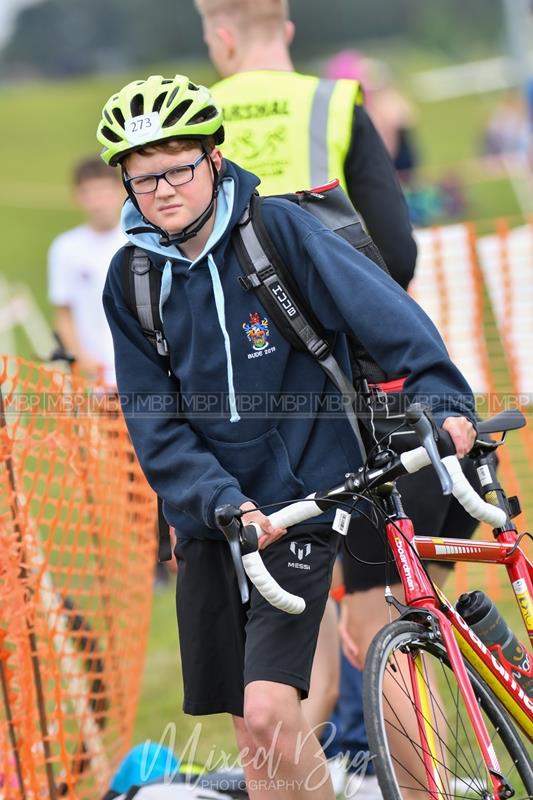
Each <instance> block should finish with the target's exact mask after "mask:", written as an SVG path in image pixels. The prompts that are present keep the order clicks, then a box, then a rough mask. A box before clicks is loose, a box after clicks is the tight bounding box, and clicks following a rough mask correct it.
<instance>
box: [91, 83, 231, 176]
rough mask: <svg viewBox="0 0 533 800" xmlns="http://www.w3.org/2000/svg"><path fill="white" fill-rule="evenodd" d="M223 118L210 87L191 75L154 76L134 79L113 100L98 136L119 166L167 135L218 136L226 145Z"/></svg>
mask: <svg viewBox="0 0 533 800" xmlns="http://www.w3.org/2000/svg"><path fill="white" fill-rule="evenodd" d="M222 120H223V116H222V109H220V108H219V107H218V106H217V105H216V104H215V102H214V100H213V98H212V97H211V94H210V92H209V91H208V89H206V88H205V86H198V85H197V84H195V83H192V81H190V80H189V78H187V77H186V76H185V75H175V76H174V77H173V78H163V77H162V76H161V75H151V76H150V77H149V78H147V79H146V80H144V81H133V82H132V83H128V85H127V86H124V88H123V89H121V90H120V91H119V92H117V94H114V95H112V96H111V97H110V98H109V100H108V101H107V103H106V104H105V106H104V108H103V109H102V119H101V121H100V124H99V126H98V130H97V133H96V137H97V139H98V141H99V142H100V143H101V144H102V145H103V149H102V152H101V154H100V155H101V157H102V158H103V160H104V161H105V162H106V164H109V165H110V166H112V167H116V166H117V164H119V163H120V161H121V160H122V159H123V158H124V156H125V155H127V154H128V153H132V152H133V151H134V150H139V149H140V148H142V147H146V145H149V144H156V143H158V142H164V141H165V139H175V138H177V137H180V138H183V139H200V140H203V139H205V138H207V137H208V136H213V137H214V141H215V144H221V143H222V142H223V141H224V128H223V127H222Z"/></svg>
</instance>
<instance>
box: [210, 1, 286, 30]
mask: <svg viewBox="0 0 533 800" xmlns="http://www.w3.org/2000/svg"><path fill="white" fill-rule="evenodd" d="M195 3H196V8H197V9H198V11H199V12H200V14H201V16H202V17H203V18H204V19H208V18H209V19H220V18H224V19H227V20H228V21H230V22H231V23H233V25H234V26H235V27H236V28H237V29H239V30H240V31H243V32H246V34H249V33H250V32H251V31H253V32H255V33H260V34H264V35H271V34H272V33H273V32H278V31H279V32H281V31H282V30H283V28H284V25H285V22H286V21H287V20H288V18H289V4H288V0H195Z"/></svg>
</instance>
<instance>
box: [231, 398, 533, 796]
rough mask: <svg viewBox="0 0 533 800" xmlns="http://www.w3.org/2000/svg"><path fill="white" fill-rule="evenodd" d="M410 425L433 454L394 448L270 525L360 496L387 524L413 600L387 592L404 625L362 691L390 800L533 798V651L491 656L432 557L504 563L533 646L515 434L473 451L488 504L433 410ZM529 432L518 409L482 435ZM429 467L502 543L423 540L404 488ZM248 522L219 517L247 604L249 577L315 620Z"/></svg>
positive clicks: (416, 411)
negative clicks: (498, 452) (510, 448)
mask: <svg viewBox="0 0 533 800" xmlns="http://www.w3.org/2000/svg"><path fill="white" fill-rule="evenodd" d="M405 417H406V421H407V422H408V423H409V424H410V425H411V427H412V428H413V429H414V430H415V432H416V433H417V435H418V438H419V440H420V442H421V443H422V446H421V447H418V448H416V449H415V450H412V451H409V452H407V453H403V454H402V455H401V456H398V455H396V454H395V453H394V452H392V451H391V450H385V451H382V452H381V453H379V454H378V455H377V457H376V458H375V459H374V460H373V462H372V463H370V464H368V463H367V464H366V465H365V466H364V467H361V468H360V469H359V470H358V471H357V472H356V473H351V474H349V475H347V476H345V477H346V480H345V482H344V483H343V484H341V485H340V486H337V487H335V488H333V489H331V490H329V491H326V492H321V493H320V494H319V495H318V494H314V495H310V496H309V497H307V498H305V499H304V500H302V501H300V502H296V503H291V504H290V505H289V506H286V507H285V508H283V509H281V510H279V511H276V512H274V514H272V515H271V516H270V519H271V520H272V522H273V524H274V526H281V527H290V526H291V525H295V524H297V523H301V522H304V521H305V520H307V519H310V518H311V517H314V516H318V515H319V514H321V513H323V512H324V511H325V510H327V509H328V508H330V507H331V504H334V505H336V506H338V507H339V508H340V507H343V506H345V507H349V508H350V509H353V504H354V501H357V500H359V499H361V498H365V499H366V500H370V501H371V502H372V504H373V506H374V507H375V508H376V510H377V512H378V513H380V514H381V515H382V517H383V519H384V520H385V522H386V525H385V530H386V537H387V542H388V546H389V548H390V550H391V551H392V554H393V556H394V559H395V561H396V565H397V567H398V571H399V573H400V576H401V580H402V585H403V590H404V597H405V601H403V600H402V601H401V602H400V601H399V600H398V599H396V598H395V597H394V596H393V594H392V592H391V590H390V588H389V587H387V588H386V590H385V595H386V599H387V601H388V602H389V603H390V604H391V606H395V607H396V609H397V611H398V612H399V614H400V617H399V619H396V620H394V621H391V622H390V623H389V624H388V625H386V626H385V627H384V628H383V629H382V630H381V631H380V632H379V633H378V634H377V635H376V637H375V638H374V640H373V642H372V645H371V647H370V650H369V652H368V655H367V660H366V663H365V671H364V673H365V674H364V691H363V699H364V708H365V724H366V727H367V734H368V739H369V745H370V749H371V756H372V757H373V758H374V763H375V768H376V773H377V776H378V781H379V785H380V788H381V791H382V793H383V797H384V798H385V800H415V799H416V798H429V800H451V798H480V800H503V798H509V797H515V798H517V800H526V798H533V760H532V753H533V746H532V743H533V696H531V695H528V694H527V693H526V691H524V689H523V683H524V681H525V680H526V679H531V678H533V654H532V653H531V652H530V651H528V655H527V657H526V668H525V669H524V668H515V667H513V669H510V667H509V666H508V664H507V662H506V661H504V660H503V659H502V658H501V656H502V653H501V651H500V652H498V646H496V647H487V646H486V645H485V644H484V643H483V642H482V641H481V640H480V639H479V638H478V636H477V635H476V634H475V633H474V631H473V630H472V629H471V628H470V627H469V626H468V625H467V623H466V622H465V621H464V619H463V618H462V617H461V615H460V614H459V613H458V612H457V611H456V609H455V608H454V606H453V605H452V603H450V602H449V601H448V600H447V598H446V597H445V596H444V594H443V593H442V591H441V590H440V589H439V588H438V587H437V586H435V585H434V583H433V582H432V580H431V578H430V576H429V574H428V572H427V570H426V567H425V566H424V564H423V562H422V559H428V560H432V561H433V560H434V561H475V562H482V563H497V564H502V565H504V566H505V568H506V570H507V573H508V576H509V580H510V583H511V587H512V591H513V594H514V596H515V598H516V601H517V603H518V607H519V609H520V613H521V615H522V619H523V621H524V625H525V628H526V631H527V634H528V637H529V640H530V644H531V643H533V564H532V563H531V561H530V560H529V559H528V558H527V556H526V554H525V553H524V551H523V550H522V548H521V546H520V543H521V540H522V537H523V536H526V535H529V534H522V535H521V536H520V535H519V534H518V533H517V530H516V527H515V525H514V523H513V521H512V519H513V517H514V516H516V514H517V513H518V506H517V500H516V499H515V498H511V499H509V498H507V496H506V494H505V492H504V490H503V489H502V487H501V485H500V483H499V481H498V479H497V477H496V473H495V468H494V466H493V459H492V458H491V451H492V450H494V449H496V447H498V446H499V445H501V444H503V441H504V438H505V435H504V437H503V438H502V440H501V441H499V442H491V441H483V440H482V439H478V440H477V441H476V444H475V446H474V449H473V450H472V452H471V454H470V456H469V457H470V458H472V459H473V461H474V464H475V466H476V469H477V473H478V476H479V477H480V483H481V496H480V495H479V494H477V493H476V491H475V490H474V489H473V488H472V487H471V486H470V484H469V483H468V481H467V480H466V478H465V476H464V475H463V473H462V470H461V466H460V464H459V461H458V459H457V458H456V456H455V455H453V452H454V450H453V444H452V443H451V440H450V439H449V437H448V436H447V434H446V433H445V432H444V431H438V429H436V428H435V426H434V425H433V423H432V422H431V420H430V418H429V417H428V415H427V413H426V412H425V411H424V409H422V407H420V406H418V405H413V406H411V407H410V408H409V409H408V410H407V412H406V415H405ZM524 424H525V420H524V417H523V416H522V414H521V413H520V412H519V411H511V412H503V413H502V414H499V415H498V416H496V417H494V418H493V419H491V420H486V421H485V422H482V423H481V424H480V425H479V433H480V434H481V433H484V434H493V433H497V432H503V433H504V434H505V433H506V432H507V431H510V430H514V429H516V428H519V427H522V426H523V425H524ZM437 446H438V450H437ZM430 463H432V464H433V466H434V468H435V469H436V470H437V472H438V474H439V478H440V479H441V484H442V486H443V491H444V492H445V493H450V492H453V494H454V496H455V497H456V498H457V499H458V500H459V502H461V504H462V505H463V506H464V508H465V509H466V510H467V511H468V512H469V513H470V514H471V515H472V516H473V517H475V518H476V519H478V520H480V521H483V522H487V523H488V524H490V525H491V526H492V528H493V534H494V539H495V541H492V542H483V541H478V540H476V541H472V542H471V541H465V540H463V539H440V538H439V539H437V538H427V537H417V536H416V535H415V532H414V530H413V525H412V522H411V520H409V519H408V518H407V517H406V515H405V513H404V511H403V509H402V504H401V497H400V495H399V493H398V491H397V489H396V488H395V486H394V480H395V479H396V478H398V477H400V475H403V474H406V473H408V472H409V473H414V472H416V471H418V470H419V469H421V468H422V467H424V466H426V465H428V464H430ZM241 515H242V512H241V511H240V510H239V509H235V508H233V507H231V506H225V507H223V508H221V509H218V512H217V520H218V524H219V526H220V528H221V529H222V530H223V531H224V533H225V535H226V537H227V539H228V542H229V544H230V548H231V550H232V554H233V560H234V563H235V568H236V570H237V576H238V580H239V586H240V589H241V595H242V599H243V602H246V601H247V599H248V597H249V588H248V587H249V585H248V580H247V579H249V580H250V581H251V582H252V583H253V584H254V585H255V586H256V588H257V589H258V591H260V592H261V594H263V596H264V597H265V598H266V599H267V600H269V602H271V603H272V604H273V605H275V606H276V607H278V608H281V609H283V610H285V611H287V612H288V613H293V614H299V613H302V612H303V610H304V608H305V603H304V601H303V599H302V598H300V597H297V596H295V595H291V594H290V593H288V592H286V591H285V590H284V589H283V588H282V587H281V586H279V584H278V583H277V582H276V581H275V580H274V579H273V578H272V576H271V575H270V574H269V573H268V572H267V570H266V568H265V566H264V564H263V562H262V560H261V557H260V555H259V552H258V550H257V532H258V531H257V526H255V525H248V526H242V524H241V522H240V517H241ZM527 659H529V661H527ZM522 666H523V665H522ZM517 670H518V671H517ZM522 678H523V679H524V680H521V679H522ZM530 685H531V681H530Z"/></svg>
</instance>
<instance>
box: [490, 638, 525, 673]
mask: <svg viewBox="0 0 533 800" xmlns="http://www.w3.org/2000/svg"><path fill="white" fill-rule="evenodd" d="M520 644H521V645H522V648H523V649H524V651H525V652H527V651H526V648H525V647H524V645H523V644H522V642H520ZM488 649H489V650H490V652H491V653H492V654H493V655H494V656H496V658H497V660H498V661H499V662H500V664H502V665H503V666H504V667H505V669H506V670H507V671H508V672H510V673H511V674H512V673H513V672H514V673H518V675H520V676H522V677H523V678H533V658H531V657H530V656H529V655H528V656H527V658H528V660H529V668H528V669H527V670H525V669H523V667H519V666H518V664H511V662H510V661H509V659H508V658H506V657H505V655H504V654H503V650H502V648H501V645H499V644H491V645H488Z"/></svg>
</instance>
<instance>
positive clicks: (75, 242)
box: [48, 156, 126, 384]
mask: <svg viewBox="0 0 533 800" xmlns="http://www.w3.org/2000/svg"><path fill="white" fill-rule="evenodd" d="M73 185H74V199H75V202H76V205H77V206H78V207H79V208H80V209H81V210H82V212H83V214H84V216H85V223H83V224H81V225H78V226H77V227H76V228H72V229H71V230H68V231H65V232H64V233H62V234H60V235H59V236H57V237H56V238H55V239H54V241H53V242H52V245H51V247H50V250H49V253H48V297H49V300H50V303H51V304H52V305H53V306H54V309H55V318H54V327H55V330H56V331H57V333H58V334H59V336H60V338H61V340H62V342H63V344H64V346H65V348H66V350H67V351H68V352H69V353H71V354H72V355H74V356H75V357H76V360H77V364H78V367H79V369H80V370H81V371H82V373H83V374H84V375H86V376H87V377H90V378H99V379H101V380H104V381H105V382H106V383H111V384H114V383H115V370H114V358H113V342H112V340H111V333H110V331H109V326H108V324H107V320H106V318H105V314H104V310H103V306H102V290H103V288H104V283H105V278H106V274H107V269H108V267H109V262H110V260H111V259H112V257H113V255H114V254H115V253H116V251H117V250H119V249H120V248H121V247H122V246H123V245H124V244H125V243H126V237H125V236H124V234H123V232H122V230H121V228H120V225H119V221H120V210H121V208H122V204H123V202H124V198H125V194H124V188H123V186H122V182H121V181H120V177H118V176H117V172H116V170H113V169H111V168H110V167H108V166H107V165H105V164H104V163H103V162H102V160H101V159H100V158H99V157H96V156H95V157H90V158H86V159H84V160H83V161H80V162H79V163H78V164H77V165H76V167H75V168H74V172H73Z"/></svg>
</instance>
